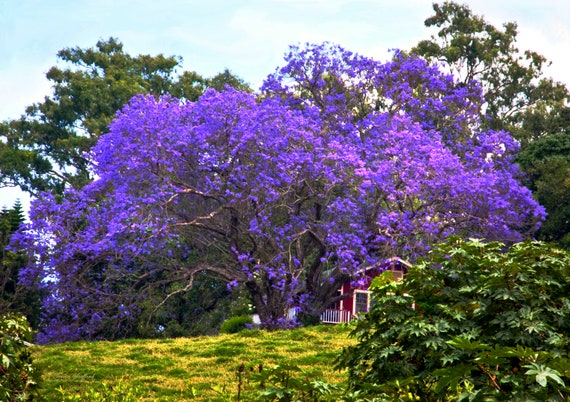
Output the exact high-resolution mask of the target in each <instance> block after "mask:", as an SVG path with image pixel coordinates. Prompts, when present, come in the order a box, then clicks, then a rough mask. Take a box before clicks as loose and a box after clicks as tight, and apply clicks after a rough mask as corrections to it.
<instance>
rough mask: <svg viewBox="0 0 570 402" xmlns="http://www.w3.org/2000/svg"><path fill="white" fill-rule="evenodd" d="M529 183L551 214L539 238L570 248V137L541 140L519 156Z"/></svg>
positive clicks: (566, 134)
mask: <svg viewBox="0 0 570 402" xmlns="http://www.w3.org/2000/svg"><path fill="white" fill-rule="evenodd" d="M518 162H519V164H520V165H521V167H522V168H523V170H524V171H525V172H526V173H527V179H526V184H527V186H528V187H529V188H530V189H531V190H532V192H533V194H534V196H535V198H536V200H537V201H538V202H539V203H540V204H541V205H543V206H544V207H545V208H546V210H547V211H548V217H547V219H546V221H545V222H544V223H543V225H542V227H541V228H540V230H539V232H538V233H537V238H539V239H540V240H544V241H548V242H556V243H558V244H559V246H560V247H563V248H565V249H570V134H568V133H564V132H559V133H555V134H551V135H547V136H544V137H541V138H539V139H537V140H535V141H533V142H532V143H531V144H529V145H528V146H527V147H526V148H525V149H523V150H522V152H521V153H520V154H519V157H518Z"/></svg>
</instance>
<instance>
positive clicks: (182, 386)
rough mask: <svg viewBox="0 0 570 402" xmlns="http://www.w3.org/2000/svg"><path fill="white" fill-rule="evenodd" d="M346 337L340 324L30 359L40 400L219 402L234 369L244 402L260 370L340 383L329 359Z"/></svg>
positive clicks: (119, 344) (79, 345) (61, 349)
mask: <svg viewBox="0 0 570 402" xmlns="http://www.w3.org/2000/svg"><path fill="white" fill-rule="evenodd" d="M348 333H349V329H348V328H346V327H340V326H336V327H331V326H318V327H311V328H302V329H295V330H289V331H276V332H265V331H255V330H248V331H243V332H241V333H239V334H232V335H219V336H216V337H197V338H177V339H158V340H139V339H136V340H124V341H116V342H73V343H64V344H59V345H50V346H43V347H38V348H37V349H35V352H34V353H35V359H36V362H37V364H38V365H39V367H40V368H41V370H42V372H43V388H44V389H45V394H46V398H47V400H48V401H61V400H62V394H61V392H58V391H57V389H58V388H60V387H61V388H62V389H63V390H64V392H65V395H66V397H67V399H66V400H73V399H71V397H72V396H73V395H76V396H78V394H79V393H80V392H84V393H85V392H86V391H87V390H89V389H91V390H103V389H104V387H105V386H106V387H117V386H118V387H119V388H120V387H123V388H125V387H130V388H136V389H137V390H138V392H139V394H140V395H142V397H140V398H139V399H140V400H145V401H185V400H192V401H216V400H220V401H221V400H224V399H223V394H224V393H226V395H227V394H231V395H234V396H235V395H236V394H237V389H238V377H237V373H238V368H239V367H240V365H241V364H242V363H243V364H244V374H243V381H242V382H243V384H244V387H245V391H243V393H242V400H252V399H253V398H254V395H257V393H258V391H257V390H256V389H252V388H255V387H254V385H253V384H250V383H249V382H248V381H247V379H248V377H249V376H250V375H251V373H254V372H257V371H258V370H259V367H260V365H261V366H262V367H264V369H268V368H272V367H274V366H275V365H296V366H299V367H300V368H302V369H303V370H307V371H310V372H315V373H320V374H322V378H323V379H324V380H325V381H327V382H329V383H340V382H342V381H343V379H344V377H343V375H342V373H339V372H337V371H335V370H334V367H333V361H334V359H335V356H336V354H337V353H338V352H339V351H340V350H341V349H342V347H343V346H345V345H347V344H348V343H354V340H349V338H348ZM319 377H320V375H319ZM104 384H105V385H104ZM214 388H215V389H217V391H215V390H214ZM242 389H243V387H242ZM248 395H249V397H248ZM75 400H81V399H75Z"/></svg>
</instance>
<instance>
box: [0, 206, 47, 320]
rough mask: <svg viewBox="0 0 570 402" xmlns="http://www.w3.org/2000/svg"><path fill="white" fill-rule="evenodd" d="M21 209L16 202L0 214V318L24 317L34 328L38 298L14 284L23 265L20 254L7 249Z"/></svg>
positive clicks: (22, 217)
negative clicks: (7, 316)
mask: <svg viewBox="0 0 570 402" xmlns="http://www.w3.org/2000/svg"><path fill="white" fill-rule="evenodd" d="M24 220H25V217H24V210H23V207H22V204H21V203H20V201H16V203H14V206H13V207H12V208H6V207H4V208H3V209H2V211H0V247H1V254H0V315H2V314H7V313H19V314H24V315H25V316H26V317H27V318H28V321H29V322H30V324H31V325H32V326H34V327H36V328H37V325H38V323H39V314H40V313H39V311H40V295H39V294H38V292H37V291H32V290H31V289H28V288H26V287H24V286H22V285H20V284H18V275H19V273H20V270H21V269H23V268H24V267H25V266H26V263H27V261H26V257H25V255H24V253H19V252H17V251H15V250H10V249H9V248H8V246H9V244H10V239H11V237H12V234H14V233H15V232H16V230H17V229H18V228H19V227H20V225H21V224H22V223H23V222H24Z"/></svg>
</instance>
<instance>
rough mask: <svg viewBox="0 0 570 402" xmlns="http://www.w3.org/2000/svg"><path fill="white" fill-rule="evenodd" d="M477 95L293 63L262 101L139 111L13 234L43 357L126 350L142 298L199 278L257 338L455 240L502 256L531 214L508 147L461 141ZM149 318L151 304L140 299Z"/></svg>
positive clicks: (216, 100)
mask: <svg viewBox="0 0 570 402" xmlns="http://www.w3.org/2000/svg"><path fill="white" fill-rule="evenodd" d="M479 102H480V100H479V92H478V90H477V87H476V85H472V86H470V87H466V86H459V87H458V86H456V85H454V82H453V78H452V77H450V76H446V75H443V74H441V73H440V72H439V71H438V70H437V68H434V67H432V66H429V65H427V64H426V63H425V62H422V61H421V60H419V59H415V58H408V57H403V56H400V55H396V56H395V58H394V60H393V61H391V62H388V63H380V62H377V61H374V60H372V59H368V58H365V57H361V56H358V55H353V54H352V53H350V52H347V51H345V50H343V49H341V48H339V47H336V46H332V45H328V44H325V45H316V46H307V47H306V48H305V49H299V48H293V49H292V52H291V54H290V55H289V56H288V57H287V64H286V66H285V67H283V68H282V69H281V70H279V71H277V72H276V73H275V74H273V75H272V76H270V77H269V78H268V79H267V81H266V83H265V85H264V87H263V88H262V92H261V93H260V94H259V95H258V96H255V95H252V94H249V93H246V92H241V91H238V90H234V89H227V90H225V91H222V92H217V91H215V90H208V91H207V92H206V93H205V94H204V95H203V96H202V97H201V98H200V99H199V100H198V101H197V102H187V103H184V102H180V101H179V100H177V99H175V98H171V97H162V98H160V99H158V100H157V99H156V98H153V97H143V96H138V97H135V98H133V99H132V100H131V102H130V104H129V105H128V106H126V107H125V108H123V110H122V112H120V113H119V114H118V115H117V118H116V119H115V120H114V122H113V123H112V124H111V126H110V132H109V134H106V135H104V136H102V137H101V139H100V140H99V142H98V144H97V145H96V147H95V148H94V149H93V150H92V152H91V154H90V158H91V160H92V161H93V169H94V172H93V173H94V176H95V177H97V178H98V179H97V180H96V181H94V182H93V183H91V184H89V185H87V186H85V187H84V188H83V189H82V190H74V191H69V192H68V193H67V194H66V196H65V197H64V200H63V201H62V202H57V201H56V199H55V198H54V197H50V196H49V195H46V196H45V197H41V198H40V199H38V200H37V201H36V202H35V203H34V205H33V208H32V211H31V223H30V225H28V226H27V227H26V228H25V229H24V230H23V231H21V232H20V233H19V234H18V236H17V242H18V243H17V244H19V246H21V247H25V248H26V249H28V250H30V266H29V267H28V268H27V269H26V270H25V271H24V272H23V273H22V275H21V280H22V281H24V282H25V283H27V284H28V285H30V286H31V285H33V284H36V285H38V284H39V285H40V286H43V287H46V288H48V289H47V290H48V291H47V292H46V293H47V294H49V295H50V297H48V298H47V299H46V300H45V302H44V308H45V322H44V331H43V339H42V340H43V341H62V340H67V339H77V338H101V337H107V338H112V337H119V336H125V335H128V334H129V331H131V330H132V328H131V327H130V325H133V323H134V322H136V320H134V318H133V317H136V316H137V314H139V312H140V308H139V306H140V305H141V301H142V300H144V301H145V302H146V303H148V298H149V295H150V294H152V292H151V291H150V290H151V288H152V287H153V286H162V285H164V284H165V283H178V284H179V286H178V289H179V290H184V289H185V288H189V287H191V286H192V283H193V278H194V276H195V275H196V274H197V273H198V272H201V271H204V270H207V271H211V272H215V273H217V274H218V275H221V276H222V277H224V278H226V279H227V280H228V282H229V284H230V286H234V285H240V284H242V285H244V286H245V287H246V288H247V289H248V291H249V293H250V295H251V298H252V300H253V303H254V305H255V308H256V310H257V313H258V314H259V315H260V318H261V320H262V322H263V325H264V326H265V327H266V328H269V329H273V328H280V327H284V326H288V325H293V324H294V323H295V322H294V319H293V320H291V318H290V311H291V309H296V310H297V311H298V317H304V318H307V319H310V318H313V317H318V315H319V314H320V312H322V311H323V310H324V309H325V308H326V307H327V306H328V305H329V304H330V303H331V302H332V301H334V300H335V297H337V296H336V292H337V290H338V288H339V287H340V285H341V284H342V283H343V282H345V281H358V280H359V272H360V271H361V269H362V268H363V267H367V266H369V265H372V264H376V263H379V262H381V261H383V260H384V259H385V258H387V257H391V256H393V255H395V254H397V255H400V256H404V257H406V258H410V259H413V258H414V257H415V256H417V255H422V254H424V253H425V252H426V251H427V250H428V249H429V245H430V244H431V243H433V242H435V241H439V240H441V239H443V238H446V237H447V236H449V235H452V234H455V235H460V236H478V237H485V238H490V239H493V240H501V241H504V242H507V243H509V242H516V241H519V240H521V239H523V238H525V237H527V236H529V235H530V234H531V233H532V232H534V231H535V230H536V228H537V227H538V225H539V223H540V221H541V220H542V219H543V209H542V208H541V207H540V206H539V205H538V204H537V203H536V202H535V201H534V200H533V199H532V197H531V194H530V192H529V191H528V190H527V189H526V188H524V187H522V186H521V185H520V184H519V183H518V181H517V175H518V171H517V168H516V165H514V164H513V162H512V160H513V157H514V155H515V152H516V142H514V141H513V140H512V139H511V137H510V136H509V135H508V134H507V133H504V132H480V131H478V130H477V116H478V114H477V108H478V107H479V105H480V103H479ZM156 306H157V309H160V300H156Z"/></svg>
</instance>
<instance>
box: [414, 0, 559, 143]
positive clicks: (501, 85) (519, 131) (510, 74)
mask: <svg viewBox="0 0 570 402" xmlns="http://www.w3.org/2000/svg"><path fill="white" fill-rule="evenodd" d="M433 9H434V11H435V14H434V15H433V16H431V17H429V18H428V19H426V20H425V25H426V26H427V27H436V28H437V29H439V30H438V31H437V33H436V34H435V35H432V36H431V38H430V39H428V40H422V41H420V42H419V43H418V44H417V46H416V47H414V48H413V49H412V50H411V52H412V53H415V54H418V55H420V56H422V57H425V58H426V59H427V60H429V61H432V62H439V63H443V64H444V65H445V66H447V68H448V70H449V72H450V73H452V74H454V75H455V76H456V77H457V78H458V80H459V83H460V84H461V85H469V83H470V82H471V81H472V80H478V81H479V82H480V83H481V86H482V89H483V95H484V97H485V100H486V101H487V107H486V109H485V110H484V113H485V114H486V117H487V119H486V120H484V121H483V124H485V125H487V127H488V128H491V129H494V130H506V131H509V132H510V133H511V134H512V135H513V136H514V137H515V138H517V139H518V140H519V141H521V143H522V144H523V146H524V145H525V144H526V143H528V142H530V141H532V140H534V139H536V138H539V137H541V136H543V135H547V134H551V133H556V132H567V131H568V129H569V128H570V108H569V107H568V105H567V103H565V102H567V101H568V100H570V94H569V92H568V89H567V88H566V87H565V85H564V84H562V83H560V82H555V81H553V80H552V79H551V78H546V77H544V75H543V69H544V67H545V66H546V65H547V64H548V63H547V60H546V59H545V58H544V57H543V56H541V55H540V54H538V53H537V52H534V51H530V50H527V51H525V52H522V53H521V52H520V51H519V49H518V48H517V47H516V41H517V24H516V23H514V22H509V23H505V24H503V27H502V29H501V28H497V27H495V26H493V25H491V24H490V23H489V22H487V21H485V20H484V18H483V17H482V16H478V15H475V14H473V12H472V11H471V9H470V8H469V7H467V6H466V5H460V4H457V3H455V2H444V3H443V4H434V5H433Z"/></svg>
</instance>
